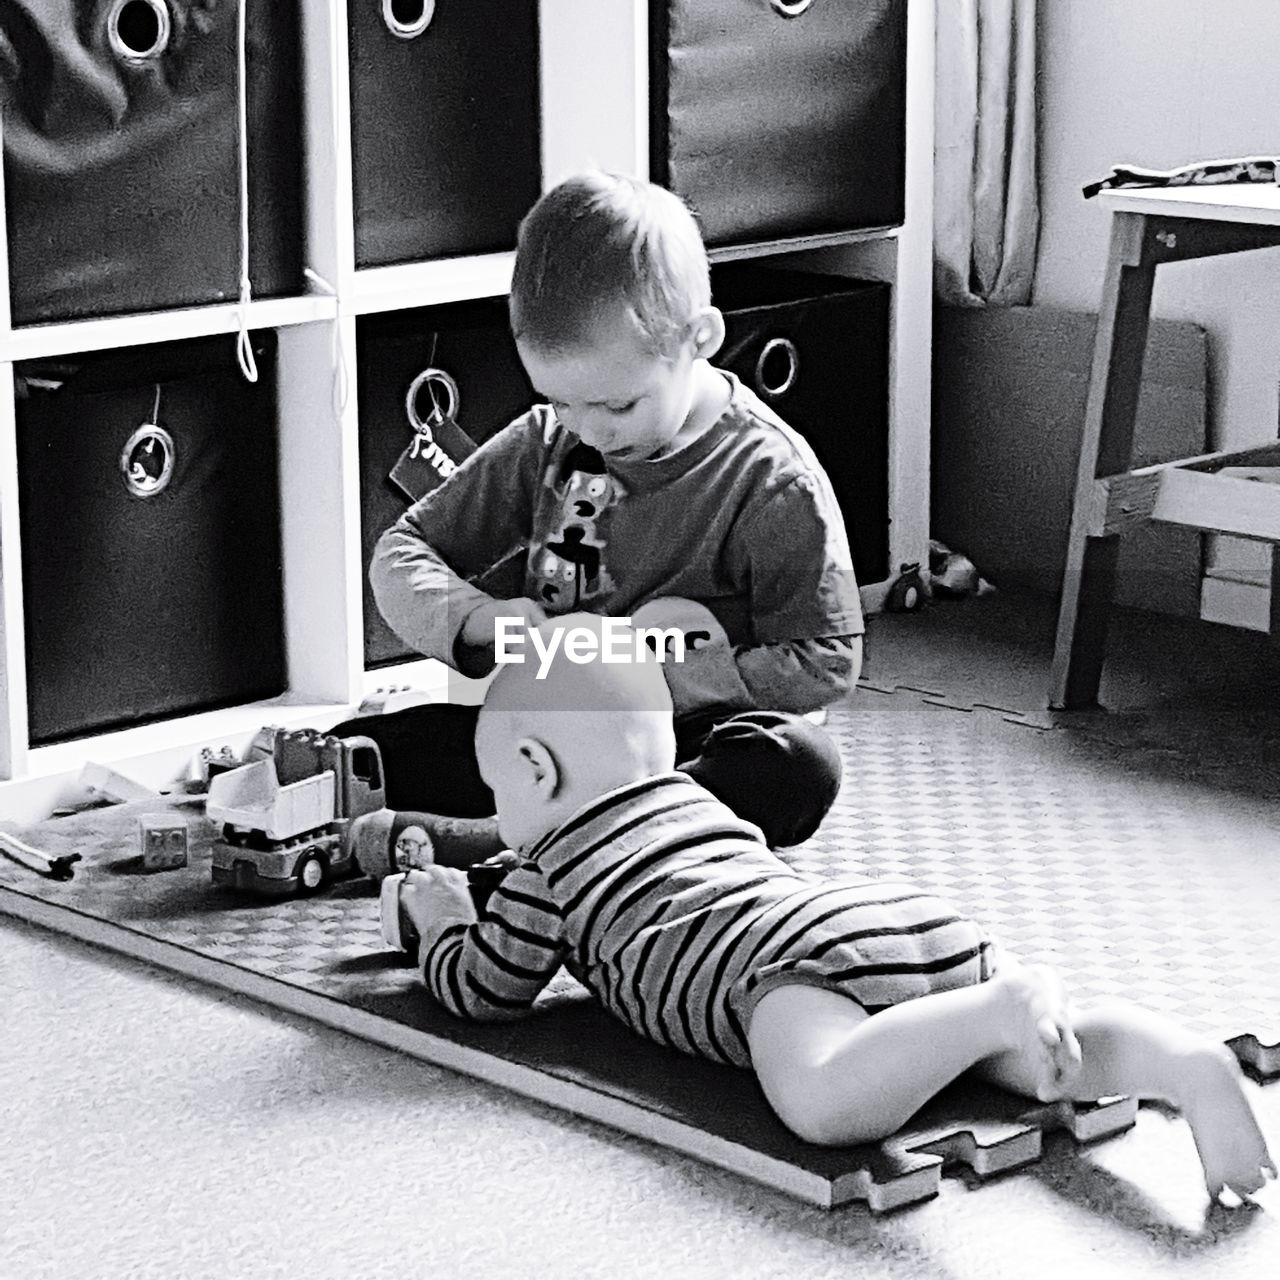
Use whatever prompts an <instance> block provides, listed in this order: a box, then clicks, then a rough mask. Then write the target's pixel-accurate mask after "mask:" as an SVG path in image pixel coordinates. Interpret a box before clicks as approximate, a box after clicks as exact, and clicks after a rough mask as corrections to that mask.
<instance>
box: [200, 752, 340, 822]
mask: <svg viewBox="0 0 1280 1280" xmlns="http://www.w3.org/2000/svg"><path fill="white" fill-rule="evenodd" d="M335 786H336V781H335V778H334V775H333V771H332V770H325V772H324V773H318V774H316V775H315V776H313V777H310V778H302V779H301V780H300V781H298V782H291V783H289V784H288V785H287V786H283V787H282V786H281V785H280V783H279V780H278V779H277V777H276V767H275V762H274V761H273V760H255V761H254V762H253V763H252V764H247V765H242V766H241V767H240V768H239V769H229V770H228V771H227V772H226V773H220V774H217V775H216V776H215V777H214V778H213V779H212V780H211V781H210V783H209V799H208V803H207V805H206V810H205V811H206V813H207V814H208V816H209V818H210V820H211V821H213V822H215V823H218V824H219V825H227V824H230V825H231V826H234V827H244V828H248V829H250V830H254V831H261V832H262V833H263V834H264V835H265V836H266V837H267V838H268V839H269V840H288V839H289V838H290V837H291V836H296V835H301V834H302V833H303V832H304V831H310V830H313V829H314V828H316V827H323V826H325V825H326V824H328V823H330V822H332V821H333V818H334V794H335Z"/></svg>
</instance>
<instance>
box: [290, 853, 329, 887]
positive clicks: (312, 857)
mask: <svg viewBox="0 0 1280 1280" xmlns="http://www.w3.org/2000/svg"><path fill="white" fill-rule="evenodd" d="M294 874H295V875H296V876H297V877H298V892H299V893H315V891H316V890H317V889H318V888H319V887H320V886H321V885H322V884H324V861H323V859H321V857H320V855H319V854H317V853H316V852H315V850H314V849H308V850H307V852H306V853H304V854H303V855H302V857H301V858H300V859H299V860H298V866H297V869H296V871H295V872H294Z"/></svg>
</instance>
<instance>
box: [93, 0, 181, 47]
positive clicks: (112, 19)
mask: <svg viewBox="0 0 1280 1280" xmlns="http://www.w3.org/2000/svg"><path fill="white" fill-rule="evenodd" d="M135 5H136V6H138V7H139V8H143V9H150V10H151V13H152V15H153V16H154V17H155V20H156V34H155V39H154V40H153V41H152V42H151V45H150V47H149V48H146V49H137V48H135V47H134V46H133V45H131V44H130V43H129V42H128V41H127V40H126V39H125V38H124V35H123V34H122V33H121V30H120V21H121V19H122V18H123V17H124V15H125V11H126V10H128V9H132V8H133V7H134V6H135ZM171 31H172V23H171V22H170V20H169V6H168V5H167V4H165V3H164V0H115V3H114V4H113V5H112V6H111V12H110V14H109V15H108V16H107V43H108V44H109V45H110V46H111V52H112V53H114V54H115V55H116V57H117V58H123V59H124V61H126V62H147V61H150V60H151V59H152V58H158V57H159V56H160V55H161V54H162V53H163V52H164V51H165V50H166V49H167V48H168V47H169V36H170V33H171Z"/></svg>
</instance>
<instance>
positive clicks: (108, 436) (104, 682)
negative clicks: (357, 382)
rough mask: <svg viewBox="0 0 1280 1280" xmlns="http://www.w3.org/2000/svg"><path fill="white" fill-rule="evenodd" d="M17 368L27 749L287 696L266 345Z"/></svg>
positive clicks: (222, 341) (190, 347) (138, 352)
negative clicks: (242, 362) (248, 356)
mask: <svg viewBox="0 0 1280 1280" xmlns="http://www.w3.org/2000/svg"><path fill="white" fill-rule="evenodd" d="M250 336H251V340H252V342H253V346H254V355H255V359H256V361H257V364H258V371H259V380H258V382H256V383H249V382H247V381H245V379H244V377H243V376H242V375H241V373H240V370H239V368H238V366H237V364H236V357H235V350H234V344H233V343H232V342H231V341H230V340H229V339H228V338H227V337H225V336H220V337H217V338H201V339H196V340H190V341H182V342H173V343H162V344H157V345H154V346H144V347H134V348H129V349H124V350H116V351H102V352H94V353H91V354H88V355H83V356H74V357H69V358H66V359H57V360H33V361H25V362H22V363H19V364H17V365H15V366H14V373H15V378H16V390H17V402H16V409H17V433H18V497H19V530H20V536H21V541H22V578H23V610H24V614H25V619H26V654H27V701H28V718H29V737H30V740H31V742H32V743H34V744H41V743H48V742H55V741H59V740H62V739H67V738H75V737H79V736H82V735H84V734H87V733H92V732H97V731H101V730H106V729H111V728H116V727H123V726H128V725H133V724H138V723H141V722H144V721H148V720H154V719H160V718H164V717H168V716H173V715H177V714H181V713H184V712H190V711H197V710H202V709H205V708H210V707H217V706H227V705H232V704H237V703H241V702H250V701H254V700H256V699H258V698H264V697H273V696H275V695H277V694H279V693H281V692H283V690H284V687H285V662H284V635H283V603H282V600H283V596H282V566H281V550H280V496H279V495H280V487H279V464H278V461H277V455H278V451H277V430H276V391H275V376H274V370H275V358H274V352H275V335H274V334H272V333H268V332H264V333H257V332H255V333H253V334H251V335H250Z"/></svg>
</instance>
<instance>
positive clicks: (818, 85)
mask: <svg viewBox="0 0 1280 1280" xmlns="http://www.w3.org/2000/svg"><path fill="white" fill-rule="evenodd" d="M781 2H782V0H778V5H780V4H781ZM778 5H775V3H773V0H651V2H650V7H649V12H650V41H649V76H650V130H649V138H650V143H649V146H650V155H649V172H650V176H651V177H652V178H653V180H654V181H655V182H659V183H662V184H663V185H664V186H667V187H670V188H671V190H673V191H674V192H676V194H677V195H680V196H682V197H683V198H684V199H685V200H687V201H688V202H689V203H690V204H691V205H692V206H693V208H694V209H695V210H696V211H697V213H698V216H699V219H700V221H701V224H702V230H703V236H704V238H705V239H706V241H707V243H708V245H711V246H713V247H714V246H720V245H728V244H740V243H749V242H752V241H761V240H773V239H782V238H786V237H790V236H804V235H816V234H821V233H825V232H836V231H850V230H858V229H863V228H868V227H882V226H896V225H898V224H899V223H901V222H902V219H903V208H904V190H905V188H904V181H905V158H906V66H907V63H906V46H907V39H906V33H907V0H837V2H835V3H832V2H830V0H816V2H815V3H814V4H813V5H811V6H810V7H808V8H806V9H804V11H803V12H802V13H800V14H799V15H798V16H796V17H793V18H787V17H784V16H782V14H780V13H779V12H778ZM792 7H794V6H792Z"/></svg>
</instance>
